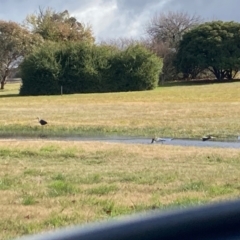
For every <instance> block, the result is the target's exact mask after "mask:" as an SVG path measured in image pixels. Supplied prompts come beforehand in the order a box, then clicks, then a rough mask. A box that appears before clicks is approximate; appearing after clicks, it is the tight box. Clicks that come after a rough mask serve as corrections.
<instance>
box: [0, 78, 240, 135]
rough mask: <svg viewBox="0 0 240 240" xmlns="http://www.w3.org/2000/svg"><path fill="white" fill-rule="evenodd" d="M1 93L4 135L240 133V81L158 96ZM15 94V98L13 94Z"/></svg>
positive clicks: (162, 91) (12, 88)
mask: <svg viewBox="0 0 240 240" xmlns="http://www.w3.org/2000/svg"><path fill="white" fill-rule="evenodd" d="M18 89H19V84H18V85H17V84H7V85H6V89H5V90H4V91H2V92H0V99H1V102H2V104H1V107H0V115H1V118H0V135H2V136H3V135H5V136H10V135H27V136H39V135H40V134H42V131H43V129H42V128H41V127H40V126H39V124H38V122H37V119H36V117H41V118H44V119H46V120H47V121H48V122H49V124H48V126H47V127H46V128H44V134H45V135H47V136H63V135H99V134H102V135H113V134H114V135H131V136H147V137H148V136H149V137H152V136H153V135H161V136H166V137H201V136H202V135H204V134H207V133H211V134H215V135H218V136H219V137H236V136H238V134H240V131H239V129H240V121H239V119H240V82H232V83H222V84H207V85H196V86H194V85H193V86H172V87H160V88H158V89H156V90H153V91H143V92H124V93H105V94H73V95H63V96H61V95H59V96H38V97H20V96H17V93H18ZM14 94H15V95H14Z"/></svg>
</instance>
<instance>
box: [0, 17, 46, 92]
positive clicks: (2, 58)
mask: <svg viewBox="0 0 240 240" xmlns="http://www.w3.org/2000/svg"><path fill="white" fill-rule="evenodd" d="M41 42H42V38H41V37H40V36H39V35H35V34H31V33H30V32H29V31H27V30H26V29H25V28H23V27H22V26H20V25H19V24H17V23H15V22H11V21H9V22H6V21H2V20H0V78H1V80H0V85H1V87H0V88H1V89H4V85H5V83H6V80H7V77H8V75H9V73H10V71H11V69H12V68H15V67H17V66H18V65H19V63H20V62H21V61H22V59H23V57H24V56H25V55H26V54H28V53H29V52H31V50H32V48H33V47H34V46H35V45H37V44H40V43H41Z"/></svg>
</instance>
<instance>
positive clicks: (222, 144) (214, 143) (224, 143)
mask: <svg viewBox="0 0 240 240" xmlns="http://www.w3.org/2000/svg"><path fill="white" fill-rule="evenodd" d="M40 139H42V140H44V141H51V140H57V141H88V142H89V141H95V142H109V143H123V144H151V139H150V138H144V137H142V138H141V137H118V136H112V137H58V138H51V137H43V138H24V137H15V138H0V141H4V140H5V141H7V140H18V141H25V140H31V141H34V140H40ZM163 140H164V141H162V142H155V143H153V144H151V145H158V144H159V145H162V144H163V145H173V146H174V145H175V146H186V147H189V146H193V147H219V148H240V139H239V138H236V140H226V139H224V140H216V139H215V140H209V141H202V140H200V139H199V140H197V139H180V138H177V139H171V138H164V139H163Z"/></svg>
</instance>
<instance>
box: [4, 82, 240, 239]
mask: <svg viewBox="0 0 240 240" xmlns="http://www.w3.org/2000/svg"><path fill="white" fill-rule="evenodd" d="M239 84H240V83H238V82H232V83H223V84H208V85H199V86H172V87H162V88H158V89H156V90H154V91H145V92H128V93H107V94H74V95H63V96H39V97H20V96H18V95H17V93H18V88H19V84H7V85H6V89H5V90H4V91H1V92H0V99H1V103H2V104H1V107H0V116H1V117H0V136H21V135H25V136H32V137H35V136H40V135H42V134H44V135H45V136H64V135H68V136H69V135H98V134H103V135H113V134H114V135H132V136H134V135H138V136H147V137H149V138H150V137H152V136H153V135H158V136H169V137H201V136H202V135H203V134H207V133H211V134H215V135H217V136H219V137H232V138H234V137H235V138H236V137H237V136H238V135H240V134H239V129H240V123H239V119H240V108H239V104H240V97H239V96H240V90H239V86H240V85H239ZM38 116H39V117H42V118H44V119H46V120H47V121H48V122H49V124H48V125H47V126H46V127H44V128H42V127H41V126H40V125H39V124H38V122H37V119H36V117H38ZM239 192H240V151H239V150H238V149H219V148H196V147H180V146H167V145H164V144H163V145H161V144H156V145H154V144H147V145H141V144H135V145H134V144H131V145H128V144H115V143H102V142H67V141H66V142H64V141H59V142H58V141H50V140H43V139H39V138H33V139H32V140H25V141H20V140H13V139H12V140H7V139H3V138H2V139H1V140H0V193H1V198H0V215H1V219H0V230H1V231H0V239H11V238H12V237H15V236H22V235H25V234H31V233H35V232H41V231H46V230H51V229H54V228H58V227H62V226H69V225H73V224H83V223H88V222H92V221H100V220H103V219H104V220H106V219H108V220H111V219H112V218H113V217H116V216H120V215H125V214H131V213H135V212H139V211H146V210H150V209H162V210H164V209H169V208H172V207H187V206H190V205H198V204H205V203H207V202H212V201H220V200H223V199H230V198H236V197H239Z"/></svg>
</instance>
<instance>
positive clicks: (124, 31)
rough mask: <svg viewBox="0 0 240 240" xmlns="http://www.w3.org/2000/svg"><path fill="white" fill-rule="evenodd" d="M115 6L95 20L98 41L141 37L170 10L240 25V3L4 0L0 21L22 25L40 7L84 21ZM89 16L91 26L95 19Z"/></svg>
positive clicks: (209, 0)
mask: <svg viewBox="0 0 240 240" xmlns="http://www.w3.org/2000/svg"><path fill="white" fill-rule="evenodd" d="M111 4H115V5H116V6H117V8H116V9H114V10H112V11H113V12H112V13H113V14H112V15H111V14H109V15H108V17H109V18H110V19H107V17H106V19H104V18H101V21H100V20H99V21H96V18H95V22H94V25H93V31H94V29H101V31H98V36H97V38H103V37H104V38H108V37H109V38H113V37H116V38H117V37H128V36H129V37H141V36H142V30H143V25H144V24H146V23H147V21H149V20H150V18H152V17H153V16H154V15H155V14H156V13H161V12H166V11H184V12H187V13H189V14H196V15H199V16H201V17H202V18H203V19H204V20H207V21H211V20H217V19H220V20H223V21H230V20H234V21H239V22H240V14H239V13H238V12H239V0H0V5H1V7H0V19H3V20H12V21H16V22H22V21H23V20H24V19H25V18H26V16H27V15H28V14H31V13H36V12H37V11H38V8H39V7H42V8H47V7H50V8H52V9H53V10H55V11H64V10H68V11H69V13H70V14H72V13H75V14H77V16H79V20H80V21H85V20H84V19H81V13H82V12H84V11H86V10H87V9H90V8H92V7H96V6H98V7H104V6H109V5H111ZM99 9H101V8H99ZM96 14H97V12H96ZM87 17H88V22H89V23H90V24H91V16H87ZM89 19H90V21H89ZM106 23H107V24H106ZM102 26H106V28H104V29H103V27H102ZM133 32H134V33H133ZM131 34H134V36H133V35H132V36H131Z"/></svg>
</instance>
